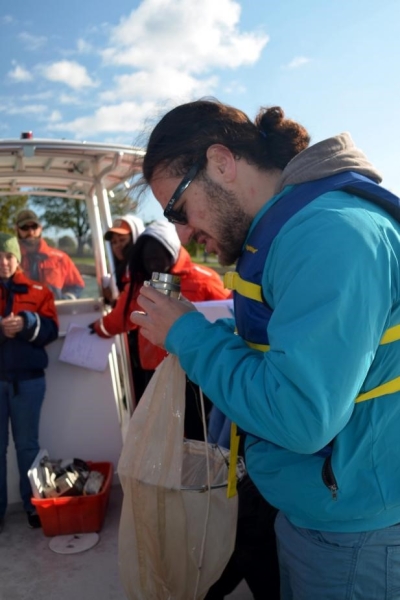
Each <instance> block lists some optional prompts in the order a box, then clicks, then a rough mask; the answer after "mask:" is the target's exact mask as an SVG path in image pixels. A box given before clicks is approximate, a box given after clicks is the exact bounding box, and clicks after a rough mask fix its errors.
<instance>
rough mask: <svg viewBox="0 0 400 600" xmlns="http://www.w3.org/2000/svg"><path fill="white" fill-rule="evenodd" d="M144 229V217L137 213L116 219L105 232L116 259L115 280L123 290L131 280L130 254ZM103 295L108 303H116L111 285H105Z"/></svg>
mask: <svg viewBox="0 0 400 600" xmlns="http://www.w3.org/2000/svg"><path fill="white" fill-rule="evenodd" d="M143 231H144V225H143V221H142V219H140V218H139V217H137V216H136V215H125V216H123V217H119V218H118V219H115V220H114V222H113V224H112V226H111V227H110V229H108V230H107V231H106V233H105V234H104V240H105V241H106V242H110V245H111V250H112V254H113V259H114V275H115V282H116V284H117V288H118V291H119V292H122V290H123V289H124V287H125V285H126V284H127V282H128V281H129V267H128V263H129V256H130V253H131V252H132V248H133V246H134V244H135V243H136V240H137V238H138V237H139V235H140V234H141V233H142V232H143ZM103 296H104V299H105V301H106V303H107V304H111V305H112V306H113V305H115V301H116V299H115V298H113V296H112V291H111V288H110V286H104V287H103Z"/></svg>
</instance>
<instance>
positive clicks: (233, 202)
mask: <svg viewBox="0 0 400 600" xmlns="http://www.w3.org/2000/svg"><path fill="white" fill-rule="evenodd" d="M202 179H203V182H204V191H205V193H206V194H207V202H208V209H209V212H210V214H211V215H212V216H213V226H214V232H213V236H212V237H213V238H214V239H215V240H216V242H217V243H218V247H219V249H220V251H219V253H218V262H219V263H220V264H221V265H232V264H233V263H235V262H236V261H237V259H238V258H239V256H240V255H241V254H242V248H243V244H244V241H245V239H246V237H247V233H248V231H249V229H250V225H251V223H252V221H253V217H251V216H250V215H248V214H247V213H246V212H245V211H244V210H243V209H242V207H241V206H240V204H239V201H238V199H237V196H236V194H234V192H228V191H227V190H225V189H224V188H223V187H222V186H220V185H219V184H218V183H215V182H214V181H212V180H211V179H210V178H209V177H208V175H207V174H206V173H203V174H202Z"/></svg>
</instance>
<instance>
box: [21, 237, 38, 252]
mask: <svg viewBox="0 0 400 600" xmlns="http://www.w3.org/2000/svg"><path fill="white" fill-rule="evenodd" d="M18 242H19V243H20V244H21V246H23V247H24V248H25V249H26V251H27V252H34V251H35V250H36V249H37V248H38V247H39V244H40V237H38V238H34V237H30V238H20V237H19V238H18Z"/></svg>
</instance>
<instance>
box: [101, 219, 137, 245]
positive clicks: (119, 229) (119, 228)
mask: <svg viewBox="0 0 400 600" xmlns="http://www.w3.org/2000/svg"><path fill="white" fill-rule="evenodd" d="M113 233H119V234H120V235H126V234H127V233H132V230H131V228H130V226H129V223H127V222H126V221H125V220H124V219H115V221H114V222H113V224H112V226H111V227H110V229H108V230H107V231H106V232H105V234H104V239H105V240H106V242H109V241H110V240H111V238H112V234H113Z"/></svg>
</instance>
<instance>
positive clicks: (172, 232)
mask: <svg viewBox="0 0 400 600" xmlns="http://www.w3.org/2000/svg"><path fill="white" fill-rule="evenodd" d="M129 265H130V283H129V286H127V287H126V288H125V290H124V291H123V292H122V294H121V296H120V297H119V299H118V301H117V304H116V306H115V308H114V310H113V311H111V312H110V313H109V314H108V315H106V316H105V317H103V318H102V319H100V320H99V321H97V322H96V323H94V325H93V327H94V330H95V331H96V333H98V334H99V335H101V336H103V337H109V336H112V335H115V334H117V333H121V332H123V331H126V330H127V329H133V328H134V327H135V326H134V325H133V324H132V323H131V321H130V318H129V316H130V314H131V312H132V311H134V310H137V309H138V305H137V302H136V298H137V295H138V292H139V289H140V287H141V286H142V284H143V282H144V281H145V280H148V279H150V278H151V274H152V273H153V272H155V271H156V272H163V273H172V274H174V275H178V276H179V277H180V279H181V293H182V296H184V297H185V298H187V299H188V300H191V301H192V302H196V301H198V302H200V301H203V300H223V299H226V298H228V297H229V296H230V292H229V291H228V290H226V289H225V288H224V287H223V284H222V281H221V279H220V277H219V275H218V274H217V273H216V272H215V271H213V270H212V269H210V268H208V267H203V266H199V265H196V264H195V263H193V262H192V260H191V259H190V256H189V254H188V252H187V251H186V250H185V248H183V247H182V246H181V242H180V240H179V237H178V235H177V232H176V229H175V226H174V225H171V224H170V223H168V222H167V221H155V222H154V223H152V224H151V225H149V226H148V227H147V228H146V229H145V230H144V232H143V233H142V234H141V235H140V236H139V238H138V240H137V242H136V244H135V247H134V249H133V252H132V255H131V258H130V263H129ZM137 353H138V358H139V361H140V365H141V368H142V370H143V373H144V377H143V380H142V389H141V390H139V391H138V396H137V397H138V398H140V396H141V395H142V393H143V392H144V389H145V387H146V386H147V384H148V382H149V380H150V378H151V376H152V375H153V373H154V370H155V369H156V367H157V366H158V365H159V364H160V363H161V361H162V360H163V359H164V358H165V356H166V354H167V353H166V352H165V351H164V350H163V349H162V348H159V347H157V346H154V345H153V344H151V343H150V342H149V341H148V340H146V339H145V338H144V337H143V336H142V335H140V330H139V336H138V348H137ZM198 396H199V392H198V388H197V386H195V385H194V384H193V383H192V382H190V381H189V380H188V382H187V388H186V398H187V404H186V414H185V435H186V436H187V437H188V438H190V439H203V438H204V434H203V427H202V422H201V418H200V408H199V404H198V402H199V398H198ZM206 404H207V410H209V409H210V402H209V400H208V399H206Z"/></svg>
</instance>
